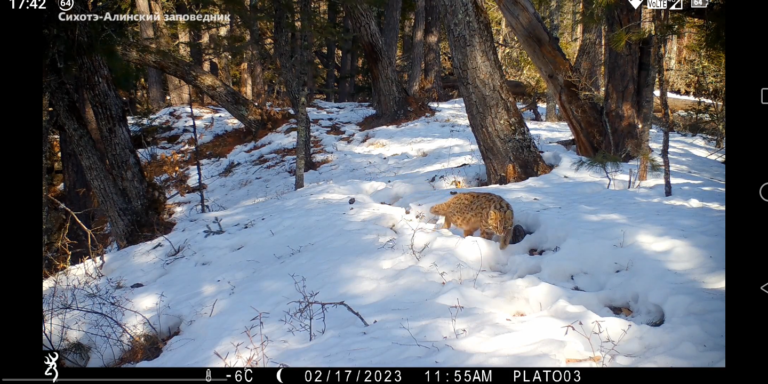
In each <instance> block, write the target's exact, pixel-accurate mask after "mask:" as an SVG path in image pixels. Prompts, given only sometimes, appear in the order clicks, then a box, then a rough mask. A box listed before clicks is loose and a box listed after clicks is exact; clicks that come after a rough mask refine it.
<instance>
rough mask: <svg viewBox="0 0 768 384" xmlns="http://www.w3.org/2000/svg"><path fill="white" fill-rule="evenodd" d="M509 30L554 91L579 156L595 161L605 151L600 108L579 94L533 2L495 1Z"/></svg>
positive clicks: (562, 56)
mask: <svg viewBox="0 0 768 384" xmlns="http://www.w3.org/2000/svg"><path fill="white" fill-rule="evenodd" d="M496 4H498V6H499V10H500V11H501V13H502V15H503V16H504V18H505V19H506V20H507V26H508V27H509V28H510V30H511V31H512V33H513V34H514V35H515V36H516V37H517V39H518V41H519V42H520V45H521V46H522V47H523V49H524V50H525V52H526V53H527V54H528V57H530V58H531V61H533V64H534V65H535V66H536V68H537V69H538V70H539V72H540V73H541V74H542V78H543V79H544V82H545V83H546V84H547V89H550V90H552V93H553V94H555V96H556V98H557V103H558V105H559V106H560V112H561V113H562V116H563V118H564V119H565V121H566V122H568V127H569V128H570V129H571V133H572V134H573V137H574V139H575V140H576V148H577V151H578V153H579V154H580V155H582V156H587V157H592V156H594V155H596V154H597V152H598V151H599V150H600V148H601V147H602V144H603V142H604V137H605V131H606V129H605V125H604V123H603V119H602V112H601V111H602V110H601V108H600V105H599V104H597V102H595V100H594V99H593V98H589V97H584V95H582V93H581V92H579V85H578V83H579V81H578V80H577V79H574V78H573V74H574V71H573V67H572V66H571V63H570V61H568V58H567V57H566V56H565V53H563V50H562V49H561V48H560V45H559V44H556V43H555V42H556V40H555V38H554V36H552V34H550V33H549V31H548V30H547V28H546V27H545V26H544V23H543V22H542V20H541V17H540V16H539V14H538V13H537V12H536V10H535V9H534V8H533V5H532V4H531V2H530V0H496Z"/></svg>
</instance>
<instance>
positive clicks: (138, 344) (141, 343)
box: [115, 330, 180, 367]
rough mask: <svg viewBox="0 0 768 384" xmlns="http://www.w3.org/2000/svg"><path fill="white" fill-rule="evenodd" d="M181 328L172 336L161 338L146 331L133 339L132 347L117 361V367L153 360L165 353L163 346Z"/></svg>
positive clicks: (175, 334)
mask: <svg viewBox="0 0 768 384" xmlns="http://www.w3.org/2000/svg"><path fill="white" fill-rule="evenodd" d="M179 333H180V331H179V330H177V331H176V332H174V333H173V334H171V335H170V336H168V337H166V338H164V339H161V338H159V337H158V336H157V335H155V334H154V333H145V334H143V335H140V336H137V337H136V338H134V339H133V340H132V341H131V345H130V348H129V349H128V350H127V351H125V352H124V353H123V355H122V356H121V357H120V360H118V361H117V363H115V366H116V367H122V366H124V365H126V364H137V363H140V362H142V361H152V360H154V359H156V358H157V357H158V356H160V354H161V353H163V347H165V345H166V344H167V343H168V341H169V340H170V339H172V338H173V337H174V336H177V335H178V334H179Z"/></svg>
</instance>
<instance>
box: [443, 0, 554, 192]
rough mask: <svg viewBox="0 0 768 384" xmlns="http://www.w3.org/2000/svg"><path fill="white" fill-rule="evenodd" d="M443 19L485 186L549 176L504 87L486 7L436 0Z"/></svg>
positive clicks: (470, 0)
mask: <svg viewBox="0 0 768 384" xmlns="http://www.w3.org/2000/svg"><path fill="white" fill-rule="evenodd" d="M441 5H442V7H441V10H442V14H441V16H442V19H443V20H445V29H446V32H447V34H448V42H449V45H450V47H451V55H452V57H453V68H454V71H455V72H456V75H457V77H458V80H459V89H460V91H461V95H462V97H463V98H464V105H465V106H466V109H467V116H468V117H469V123H470V126H471V127H472V133H473V134H474V135H475V138H476V140H477V144H478V147H479V148H480V154H481V156H482V158H483V162H484V163H485V167H486V174H487V178H488V180H487V181H488V184H505V183H508V182H515V181H523V180H526V179H528V178H530V177H535V176H539V175H543V174H546V173H549V172H550V171H551V169H552V168H551V167H550V166H549V165H547V164H546V163H545V162H544V160H543V159H542V158H541V154H540V153H539V150H538V149H537V148H536V144H535V143H534V142H533V138H532V137H531V134H530V132H529V131H528V127H527V126H526V125H525V120H524V119H523V116H522V114H521V113H520V111H519V110H518V109H517V106H516V105H515V103H513V102H509V101H510V100H512V93H511V92H510V90H509V87H508V86H507V85H506V82H504V72H503V70H502V67H501V62H499V59H498V55H497V53H496V48H495V46H494V43H493V34H492V31H491V25H490V21H489V19H488V14H487V12H486V10H485V8H484V7H483V6H482V5H481V4H480V3H479V2H478V1H477V0H441Z"/></svg>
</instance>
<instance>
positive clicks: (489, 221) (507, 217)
mask: <svg viewBox="0 0 768 384" xmlns="http://www.w3.org/2000/svg"><path fill="white" fill-rule="evenodd" d="M429 212H430V213H431V214H433V215H439V216H445V224H444V226H443V228H450V227H451V224H453V225H455V226H456V227H457V228H461V229H463V230H464V237H467V236H472V235H473V234H474V233H475V232H476V231H477V230H478V229H479V230H480V236H481V237H483V238H485V239H488V240H491V239H492V238H493V234H494V233H495V234H497V235H499V237H500V240H499V242H500V244H499V248H500V249H505V248H507V246H508V245H509V242H510V240H511V239H512V227H513V226H514V212H513V210H512V206H511V205H510V204H509V203H508V202H507V201H506V200H504V198H502V197H501V196H499V195H495V194H493V193H485V192H467V193H459V194H457V195H456V196H454V197H452V198H451V199H450V200H448V201H446V202H445V203H442V204H437V205H435V206H433V207H432V208H430V209H429Z"/></svg>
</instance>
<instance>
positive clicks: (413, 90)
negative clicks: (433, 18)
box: [408, 0, 425, 96]
mask: <svg viewBox="0 0 768 384" xmlns="http://www.w3.org/2000/svg"><path fill="white" fill-rule="evenodd" d="M424 5H425V4H424V0H417V2H416V12H415V13H414V17H413V45H412V50H411V52H412V53H411V71H410V73H409V74H408V94H410V95H411V96H416V94H417V93H418V91H419V84H420V83H421V73H422V72H421V65H422V64H423V63H424V24H425V20H424V19H425V9H424Z"/></svg>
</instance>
